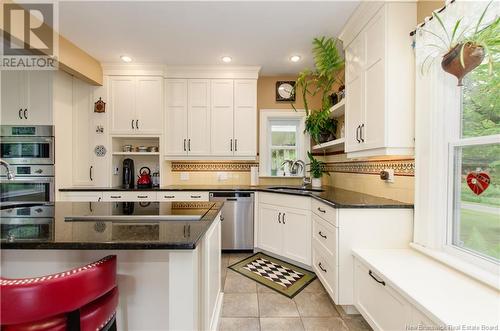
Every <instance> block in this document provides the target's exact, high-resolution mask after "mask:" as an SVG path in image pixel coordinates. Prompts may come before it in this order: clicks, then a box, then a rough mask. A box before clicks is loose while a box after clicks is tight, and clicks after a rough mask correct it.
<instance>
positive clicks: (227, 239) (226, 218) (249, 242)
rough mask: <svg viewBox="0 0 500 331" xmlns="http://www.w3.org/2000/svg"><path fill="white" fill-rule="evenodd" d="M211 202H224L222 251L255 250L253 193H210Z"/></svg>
mask: <svg viewBox="0 0 500 331" xmlns="http://www.w3.org/2000/svg"><path fill="white" fill-rule="evenodd" d="M210 201H223V202H224V206H223V207H222V249H223V250H248V249H253V248H254V247H253V216H254V215H253V211H254V206H253V204H254V194H253V192H210Z"/></svg>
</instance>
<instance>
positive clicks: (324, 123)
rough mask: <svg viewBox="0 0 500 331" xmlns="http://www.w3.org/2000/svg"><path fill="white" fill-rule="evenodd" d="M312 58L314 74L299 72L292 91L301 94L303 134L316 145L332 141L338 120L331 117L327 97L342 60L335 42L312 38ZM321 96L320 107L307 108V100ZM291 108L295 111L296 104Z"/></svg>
mask: <svg viewBox="0 0 500 331" xmlns="http://www.w3.org/2000/svg"><path fill="white" fill-rule="evenodd" d="M313 57H314V64H315V71H311V70H309V69H306V70H303V71H302V72H300V73H299V76H298V78H297V83H296V84H295V88H294V93H295V91H300V92H301V94H302V99H303V102H304V110H305V112H306V128H305V131H306V132H308V133H309V134H310V136H311V137H312V138H313V139H314V140H315V141H316V142H317V143H324V142H326V141H329V140H333V139H335V133H336V130H337V120H335V119H334V118H331V117H330V108H331V106H332V100H331V98H330V94H331V92H332V90H333V86H334V85H335V83H336V82H338V79H337V74H338V72H339V71H340V70H341V69H342V68H343V67H344V59H343V58H342V57H341V56H340V54H339V52H338V49H337V41H336V40H335V39H333V38H326V37H321V38H314V40H313ZM317 95H320V96H321V108H319V109H310V108H309V102H310V98H313V97H315V96H317ZM292 107H293V108H294V109H295V110H296V108H295V105H294V104H293V103H292Z"/></svg>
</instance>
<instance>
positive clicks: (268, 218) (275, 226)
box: [259, 203, 283, 255]
mask: <svg viewBox="0 0 500 331" xmlns="http://www.w3.org/2000/svg"><path fill="white" fill-rule="evenodd" d="M278 217H280V219H278ZM280 222H281V215H280V212H279V211H278V207H275V206H271V205H265V204H262V203H261V204H260V205H259V240H260V243H259V247H260V248H262V249H264V250H266V251H269V252H272V253H276V254H280V255H281V254H282V252H281V247H282V240H283V224H282V223H280Z"/></svg>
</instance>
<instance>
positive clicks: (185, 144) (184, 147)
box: [184, 139, 186, 152]
mask: <svg viewBox="0 0 500 331" xmlns="http://www.w3.org/2000/svg"><path fill="white" fill-rule="evenodd" d="M185 151H186V139H184V152H185Z"/></svg>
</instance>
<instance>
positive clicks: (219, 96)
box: [211, 79, 235, 156]
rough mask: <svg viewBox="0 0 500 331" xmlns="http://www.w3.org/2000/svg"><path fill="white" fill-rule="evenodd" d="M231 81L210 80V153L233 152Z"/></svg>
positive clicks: (232, 85) (224, 153)
mask: <svg viewBox="0 0 500 331" xmlns="http://www.w3.org/2000/svg"><path fill="white" fill-rule="evenodd" d="M233 83H234V82H233V80H232V79H217V80H212V130H211V138H212V139H211V152H212V155H216V156H231V155H233V153H234V146H235V142H234V124H233V123H234V116H233V114H234V93H233V89H234V84H233Z"/></svg>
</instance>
